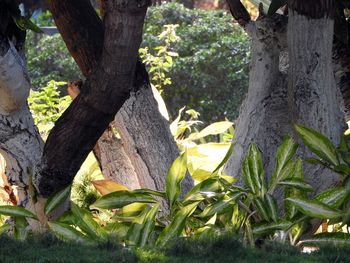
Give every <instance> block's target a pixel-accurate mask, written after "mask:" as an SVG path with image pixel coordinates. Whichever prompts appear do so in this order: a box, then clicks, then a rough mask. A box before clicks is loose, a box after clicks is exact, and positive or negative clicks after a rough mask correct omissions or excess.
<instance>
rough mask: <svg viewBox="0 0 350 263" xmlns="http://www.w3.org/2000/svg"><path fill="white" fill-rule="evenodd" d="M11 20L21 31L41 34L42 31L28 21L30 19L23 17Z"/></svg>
mask: <svg viewBox="0 0 350 263" xmlns="http://www.w3.org/2000/svg"><path fill="white" fill-rule="evenodd" d="M13 20H14V21H15V23H16V25H17V26H18V28H19V29H21V30H23V31H25V30H32V31H34V32H35V33H43V31H42V30H41V29H40V28H39V27H38V26H37V25H36V24H34V23H33V22H32V21H31V20H30V18H27V17H24V16H16V17H13Z"/></svg>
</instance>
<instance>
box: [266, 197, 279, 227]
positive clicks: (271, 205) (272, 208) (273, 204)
mask: <svg viewBox="0 0 350 263" xmlns="http://www.w3.org/2000/svg"><path fill="white" fill-rule="evenodd" d="M265 199H266V203H267V207H268V214H269V217H270V218H271V219H272V220H273V221H274V222H275V223H277V221H278V217H279V216H278V206H277V201H276V199H275V198H274V197H273V196H272V195H269V194H267V195H265Z"/></svg>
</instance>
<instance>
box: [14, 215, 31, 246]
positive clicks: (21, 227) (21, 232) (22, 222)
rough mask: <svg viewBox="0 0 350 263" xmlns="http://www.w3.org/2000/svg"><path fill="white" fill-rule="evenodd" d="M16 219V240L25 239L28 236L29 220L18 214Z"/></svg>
mask: <svg viewBox="0 0 350 263" xmlns="http://www.w3.org/2000/svg"><path fill="white" fill-rule="evenodd" d="M14 221H15V224H14V226H15V228H14V233H13V237H14V239H15V240H21V241H23V240H25V239H26V238H27V236H28V228H27V227H28V225H29V224H28V221H27V220H26V218H25V217H23V216H17V217H15V218H14Z"/></svg>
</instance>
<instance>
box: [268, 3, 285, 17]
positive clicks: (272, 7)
mask: <svg viewBox="0 0 350 263" xmlns="http://www.w3.org/2000/svg"><path fill="white" fill-rule="evenodd" d="M286 4H287V0H272V1H271V4H270V7H269V11H268V12H267V15H268V16H272V15H273V14H274V13H276V11H277V10H278V9H280V8H281V7H283V6H285V5H286Z"/></svg>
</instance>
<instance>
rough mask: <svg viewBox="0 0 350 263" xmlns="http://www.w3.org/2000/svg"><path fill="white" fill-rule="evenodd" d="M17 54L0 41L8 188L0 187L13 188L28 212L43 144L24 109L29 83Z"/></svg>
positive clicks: (0, 120)
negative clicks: (31, 189)
mask: <svg viewBox="0 0 350 263" xmlns="http://www.w3.org/2000/svg"><path fill="white" fill-rule="evenodd" d="M2 22H3V23H5V21H2ZM0 36H1V32H0ZM20 46H23V45H20ZM21 54H23V52H22V50H17V49H16V48H15V47H14V46H13V45H12V43H11V42H9V41H8V39H7V38H0V154H1V155H2V157H4V159H5V161H6V162H5V163H6V169H5V174H6V180H2V181H4V183H8V184H9V185H3V186H2V187H6V186H7V187H10V186H12V185H15V186H17V189H18V195H19V205H21V206H26V207H29V208H32V206H33V204H32V203H31V202H30V201H31V197H32V196H30V194H33V192H30V185H31V177H32V175H33V169H34V168H35V167H36V166H37V165H38V163H39V162H40V157H41V155H42V152H43V141H42V139H41V137H40V134H39V131H38V129H37V128H36V126H35V125H34V120H33V118H32V115H31V113H30V111H29V108H28V105H27V97H28V94H29V89H30V82H29V79H28V76H27V73H26V65H25V60H24V57H22V56H21ZM4 190H6V188H5V189H4ZM8 190H9V191H8V194H10V195H11V193H12V191H11V189H8ZM12 194H13V193H12ZM9 197H10V199H11V198H12V199H13V196H12V197H11V196H9ZM12 201H14V200H12Z"/></svg>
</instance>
